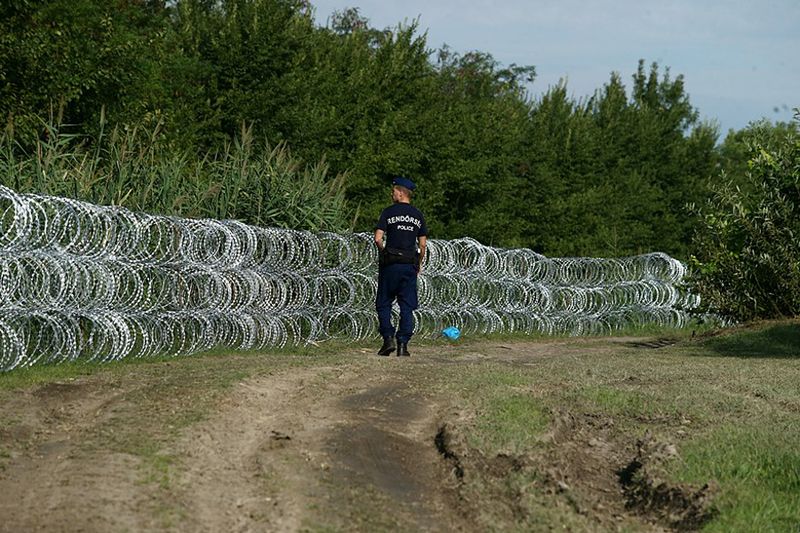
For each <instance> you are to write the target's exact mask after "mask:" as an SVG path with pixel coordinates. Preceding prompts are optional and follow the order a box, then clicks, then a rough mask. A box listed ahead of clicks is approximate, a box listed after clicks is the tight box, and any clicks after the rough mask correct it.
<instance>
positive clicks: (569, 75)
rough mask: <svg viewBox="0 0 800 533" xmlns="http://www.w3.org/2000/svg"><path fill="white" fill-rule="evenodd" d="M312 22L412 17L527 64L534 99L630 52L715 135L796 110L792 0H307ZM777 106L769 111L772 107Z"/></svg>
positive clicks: (588, 90) (797, 33) (454, 45)
mask: <svg viewBox="0 0 800 533" xmlns="http://www.w3.org/2000/svg"><path fill="white" fill-rule="evenodd" d="M311 3H312V4H313V5H314V7H315V9H316V20H317V22H318V24H320V25H322V26H324V25H326V23H327V21H328V18H329V17H330V15H331V14H332V13H333V12H334V11H335V10H342V9H344V8H347V7H358V8H359V12H360V14H361V15H362V16H364V17H366V18H367V19H368V20H369V22H370V25H371V26H372V27H375V28H379V29H383V28H386V27H395V26H397V24H398V23H403V22H410V21H412V20H414V19H416V18H419V23H420V31H427V34H428V39H427V42H428V47H429V48H431V49H435V48H439V47H441V46H442V45H443V44H447V45H449V46H450V48H451V49H453V50H454V51H456V52H467V51H470V50H480V51H482V52H488V53H490V54H492V56H494V58H495V59H496V60H497V61H499V62H500V63H501V64H502V65H504V66H507V65H509V64H511V63H516V64H518V65H534V66H535V67H536V71H537V78H536V81H535V82H534V83H533V85H532V86H531V88H530V92H531V95H532V96H533V97H534V98H536V97H538V95H540V94H541V93H542V92H544V91H545V90H547V88H548V87H549V86H552V85H555V84H556V83H558V81H559V79H561V78H565V79H566V80H567V88H568V90H569V93H570V94H571V95H572V96H574V97H575V98H581V97H585V96H589V95H591V94H592V93H594V91H595V90H596V89H599V88H601V87H602V86H603V84H604V83H606V82H607V81H608V80H609V77H610V74H611V72H612V71H616V72H619V73H620V75H621V77H622V81H623V83H625V85H626V87H628V88H630V85H631V76H632V75H633V74H634V72H635V71H636V67H637V65H638V61H639V59H640V58H641V59H644V60H645V63H646V65H647V67H648V68H649V66H650V63H652V62H653V61H656V62H658V64H659V66H660V67H661V68H660V72H661V73H663V72H664V67H669V68H670V73H671V76H672V77H673V79H674V77H675V76H677V75H678V74H683V76H684V82H685V87H686V91H687V92H688V93H689V99H690V101H691V103H692V105H693V106H694V107H695V108H697V109H698V110H699V111H700V116H701V118H703V119H705V120H713V121H716V122H717V123H718V124H719V126H720V131H721V134H722V137H724V135H725V134H726V133H727V131H728V129H730V128H734V129H740V128H743V127H745V126H746V125H747V124H748V123H749V122H751V121H754V120H758V119H760V118H762V117H765V118H768V119H770V120H772V121H778V120H780V121H790V120H791V119H792V108H793V107H800V0H766V1H764V0H762V1H755V0H672V1H670V0H661V1H656V0H583V1H581V0H529V1H524V0H507V1H497V2H492V1H488V0H402V1H395V0H311ZM776 108H777V111H776Z"/></svg>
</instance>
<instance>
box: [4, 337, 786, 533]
mask: <svg viewBox="0 0 800 533" xmlns="http://www.w3.org/2000/svg"><path fill="white" fill-rule="evenodd" d="M799 331H800V322H798V321H784V322H777V323H764V324H757V325H751V326H748V327H743V328H736V329H733V330H730V331H725V332H723V333H722V334H720V335H706V334H701V335H694V336H692V333H691V331H690V330H683V331H674V330H673V331H671V332H670V331H661V332H659V333H658V336H659V337H664V336H669V338H670V339H672V340H674V341H675V342H676V344H673V345H668V346H663V345H661V347H657V348H655V347H654V348H648V347H647V346H646V345H635V344H631V343H626V342H625V341H613V340H609V339H604V338H600V337H598V338H588V339H587V338H583V339H561V340H559V341H558V342H559V345H558V353H557V355H548V354H547V353H546V352H542V355H541V356H539V355H537V356H535V357H530V358H528V359H526V360H525V361H526V363H525V364H519V363H515V362H513V361H503V360H502V359H499V358H498V357H496V356H497V354H498V353H502V351H501V352H498V343H502V342H509V343H511V342H514V341H518V340H524V341H526V342H532V343H534V344H535V343H536V342H537V341H536V340H532V339H530V338H529V337H525V336H508V335H503V336H489V337H484V338H481V339H474V338H467V339H465V340H464V341H461V340H460V341H458V342H457V343H455V346H452V345H451V344H452V343H450V342H449V341H444V340H441V339H438V340H431V341H424V342H420V343H419V344H422V345H426V346H428V347H429V348H434V349H435V348H439V347H441V348H442V349H443V350H444V349H445V348H447V350H449V351H448V352H447V353H450V354H452V361H453V362H454V363H458V364H452V365H447V366H446V367H443V366H442V364H441V363H440V362H438V363H437V362H435V361H425V360H424V359H419V360H417V359H414V360H413V362H414V363H418V364H414V365H390V364H386V365H383V364H382V365H381V366H380V371H382V372H383V371H386V372H395V371H397V372H407V373H408V374H407V377H409V379H410V381H411V382H412V383H414V386H416V387H418V388H419V389H420V390H425V391H438V392H440V393H441V394H442V395H443V396H444V397H446V398H448V399H449V401H450V402H451V403H452V404H453V405H454V406H456V407H457V410H458V412H459V413H461V415H460V418H459V419H458V420H459V421H460V422H459V423H461V424H462V428H461V429H462V430H463V432H464V433H465V436H466V441H467V443H468V445H469V446H470V447H471V448H472V449H475V450H479V451H480V453H481V455H482V456H484V457H487V458H492V457H495V456H496V455H498V454H511V455H515V456H530V457H539V458H541V457H546V456H547V454H557V453H558V450H557V449H554V448H552V447H550V446H549V444H548V442H547V440H546V439H545V438H543V437H545V436H546V434H547V433H548V431H550V430H552V428H553V424H554V423H555V416H556V415H557V414H558V413H565V412H566V413H571V414H572V415H573V416H576V417H581V416H587V417H593V418H592V419H594V420H605V421H607V422H609V424H608V425H607V427H606V430H605V431H607V434H604V435H603V436H604V438H608V439H610V440H611V441H612V442H613V443H614V445H615V446H618V447H619V450H620V454H619V455H618V458H619V461H620V462H624V461H626V460H631V459H632V458H633V453H634V450H635V443H636V442H637V440H639V439H641V438H643V437H644V436H645V435H646V434H650V435H653V436H654V437H655V438H656V439H658V440H660V441H662V442H668V443H670V444H672V445H674V446H675V448H676V450H677V452H678V455H677V457H674V458H672V459H670V460H668V461H666V462H665V463H664V464H663V465H661V468H663V472H664V479H665V480H667V481H668V482H670V483H674V484H679V483H687V484H691V485H692V486H701V485H703V484H705V483H712V484H714V485H715V486H716V487H717V489H716V494H715V497H714V500H713V501H714V507H715V509H716V511H717V514H716V515H715V516H714V518H713V519H712V520H711V521H709V522H708V523H707V524H705V526H704V530H708V531H756V530H757V531H792V530H793V529H792V528H795V529H796V527H797V525H798V524H800V452H798V451H797V450H798V446H797V443H798V442H800V386H798V383H800V335H798V334H797V333H798V332H799ZM487 341H488V342H487ZM534 344H531V345H530V346H534ZM645 344H646V343H645ZM373 349H374V346H373V343H364V344H357V345H352V344H349V343H346V342H340V341H336V342H325V343H320V345H319V346H302V347H288V348H286V349H283V350H274V351H273V350H270V352H269V353H264V352H257V351H254V352H249V353H244V354H236V355H231V354H230V353H229V352H228V351H226V350H224V349H219V350H215V351H213V352H211V353H209V354H201V355H197V356H192V357H186V358H180V359H155V360H130V361H122V362H115V363H110V364H102V365H101V364H94V363H90V364H83V363H68V364H63V365H55V366H42V367H37V368H32V369H21V370H17V371H13V372H10V373H7V374H5V375H2V376H0V393H3V394H6V395H7V394H12V393H13V391H14V390H17V389H25V388H30V387H36V386H39V385H41V384H45V383H48V382H53V381H64V380H70V379H76V378H79V377H82V376H87V375H91V374H94V373H100V372H107V373H109V374H110V375H111V376H113V377H114V378H115V379H116V378H119V379H123V378H124V379H133V378H134V376H135V377H136V379H137V380H139V381H140V382H141V384H142V385H141V387H139V388H138V389H136V390H135V391H132V392H130V393H129V394H128V396H127V398H126V399H127V405H128V406H129V407H128V408H127V409H122V410H121V411H119V412H117V413H115V414H114V416H113V417H111V419H110V420H109V421H108V423H107V425H106V428H107V429H108V428H111V429H113V430H114V431H113V432H109V433H108V434H107V435H106V436H105V437H104V440H101V442H102V443H104V444H103V445H104V446H108V447H109V448H112V449H115V450H123V451H129V453H133V454H135V455H136V456H137V457H140V458H141V461H142V464H143V470H142V479H143V480H144V481H145V482H147V483H148V484H152V485H154V486H155V487H157V490H159V491H163V492H165V493H166V492H169V491H171V490H173V488H174V487H173V486H172V485H173V482H172V472H173V470H174V469H176V468H177V469H179V468H180V459H179V458H175V457H173V456H171V455H170V454H168V453H164V446H163V445H164V443H167V442H170V441H172V440H174V439H176V438H177V437H178V436H179V435H180V434H181V431H182V430H183V429H185V428H187V427H190V426H192V425H193V424H195V423H197V422H198V421H199V420H202V419H203V418H204V417H205V416H207V413H209V412H210V411H212V410H213V409H214V406H215V405H216V402H217V401H218V399H219V398H221V397H222V396H223V395H224V394H225V391H226V390H228V388H230V387H231V386H232V385H233V384H235V383H237V382H239V381H241V380H243V379H247V378H248V377H250V376H257V375H259V374H264V373H274V372H282V371H291V369H293V368H298V367H302V368H311V367H320V374H319V376H318V377H319V379H322V380H325V379H328V380H329V379H332V378H333V376H331V375H330V373H329V372H328V370H326V369H328V368H335V367H339V366H342V365H346V364H351V363H352V362H354V361H355V362H354V363H353V364H355V365H356V366H355V367H353V368H359V369H361V370H359V372H361V371H365V372H366V371H369V370H370V369H372V371H378V369H376V366H377V364H376V361H378V359H376V358H356V359H354V358H353V357H352V356H353V354H361V353H362V351H369V353H370V354H371V352H372V351H373ZM517 349H518V350H519V349H523V348H517ZM476 354H477V355H485V357H475V355H476ZM467 356H469V357H467ZM383 362H384V361H383V360H380V363H383ZM395 362H396V361H395V360H392V361H391V363H395ZM326 372H328V373H326ZM312 385H313V382H312ZM142 412H146V413H148V418H147V420H144V421H143V420H142V419H141V413H142ZM625 454H628V455H625ZM619 466H621V464H620V465H617V467H619ZM608 469H609V472H612V473H613V465H609V467H608ZM543 475H544V473H543V472H542V471H541V470H538V469H535V468H534V469H530V470H526V471H522V472H512V473H509V474H508V475H507V476H505V477H502V478H496V479H495V478H486V477H479V476H478V477H476V476H474V475H472V476H466V477H465V479H466V480H467V481H465V483H466V485H465V487H464V488H463V490H464V494H465V497H467V498H468V499H469V500H470V501H481V499H484V500H486V501H490V502H505V503H504V504H503V505H490V506H486V507H485V508H483V510H482V511H481V517H479V518H478V520H479V523H481V524H483V525H486V526H487V527H489V526H491V527H493V528H495V529H498V530H537V529H541V528H543V527H545V525H547V524H550V525H554V526H555V525H559V524H564V523H566V524H570V527H572V528H573V529H577V530H585V529H591V528H592V527H594V526H593V525H592V523H591V522H589V521H587V518H586V516H585V515H583V514H581V512H579V509H580V506H581V502H580V501H579V500H580V498H579V495H577V493H574V494H573V493H572V492H569V491H568V492H566V493H564V494H556V495H555V496H554V495H552V494H549V493H548V492H547V490H546V488H544V487H546V486H545V485H544V481H543V479H544V477H543ZM610 475H611V474H610ZM358 496H359V497H363V496H367V495H366V494H359V495H358ZM570 498H575V499H574V500H570ZM357 499H358V498H355V499H354V500H353V501H354V503H353V505H357V503H358V502H357V501H356V500H357ZM512 504H513V505H512ZM376 505H377V507H378V508H379V507H381V505H378V504H376ZM175 512H177V511H175ZM353 512H355V511H353ZM170 513H172V512H170ZM170 513H167V514H170ZM172 514H174V513H172ZM350 518H352V519H355V520H366V518H365V517H364V516H363V515H362V516H361V517H360V518H359V516H350ZM492 524H494V525H492ZM543 524H544V525H543ZM383 525H384V526H385V527H387V528H388V527H389V526H390V524H389V523H388V522H387V523H386V524H383ZM307 526H308V527H309V528H310V529H314V530H317V529H319V530H322V529H324V527H325V524H317V523H313V522H312V523H308V524H307ZM620 527H623V528H629V529H630V530H637V529H638V528H640V526H637V525H636V524H633V523H631V524H629V523H627V522H626V523H623V524H621V525H620Z"/></svg>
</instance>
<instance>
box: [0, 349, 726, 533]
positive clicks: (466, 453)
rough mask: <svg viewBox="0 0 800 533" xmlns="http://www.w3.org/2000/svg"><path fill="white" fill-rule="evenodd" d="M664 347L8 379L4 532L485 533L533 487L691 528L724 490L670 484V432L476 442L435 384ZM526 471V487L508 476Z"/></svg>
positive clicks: (598, 426) (550, 501)
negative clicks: (476, 373) (504, 449)
mask: <svg viewBox="0 0 800 533" xmlns="http://www.w3.org/2000/svg"><path fill="white" fill-rule="evenodd" d="M662 345H665V344H664V343H661V342H660V341H659V340H658V339H643V338H635V339H634V338H619V339H606V340H604V341H602V342H599V341H593V342H589V343H583V344H581V343H578V344H577V345H576V341H565V340H552V341H542V342H530V343H528V342H488V341H487V342H484V343H480V344H479V345H472V346H467V347H461V348H456V347H452V346H447V345H444V346H422V347H416V346H415V347H414V348H415V350H414V351H413V355H412V357H411V358H398V357H389V358H380V357H376V356H375V355H374V354H373V353H372V349H369V350H367V349H349V353H344V354H336V355H335V356H321V357H319V358H315V357H313V356H287V355H274V356H273V355H260V356H253V355H248V356H242V355H234V356H226V357H195V358H186V359H181V360H174V361H170V362H153V363H146V364H132V365H127V366H124V365H123V366H117V367H115V368H114V369H113V370H99V371H93V372H91V373H89V374H88V375H84V376H78V377H75V378H69V379H66V380H63V381H59V382H51V383H46V384H42V385H35V386H29V387H26V388H22V389H14V390H4V391H0V402H1V403H0V404H2V406H3V407H2V413H0V531H9V532H12V531H13V532H18V531H48V532H59V531H70V532H72V531H85V532H107V531H192V532H195V531H200V532H203V531H207V532H218V531H241V532H245V531H305V530H310V531H321V530H346V531H353V530H355V531H376V530H378V531H380V530H384V531H389V530H406V531H407V530H415V531H478V530H483V529H484V527H485V523H484V522H482V521H481V517H485V515H486V514H487V512H489V511H487V509H490V510H491V513H493V514H494V515H496V516H499V517H501V518H504V519H507V522H500V523H499V524H498V527H501V528H502V527H503V525H504V524H514V523H519V524H528V526H530V524H536V523H537V521H536V520H535V517H531V516H529V515H530V513H532V512H535V509H536V508H537V507H536V506H535V505H531V504H530V501H531V499H535V500H536V501H538V502H540V504H542V503H541V502H543V504H542V505H544V506H545V507H547V508H549V509H550V511H551V516H552V513H555V514H556V516H557V515H558V513H559V512H563V513H564V516H567V515H569V516H578V517H581V518H580V519H581V520H582V521H581V522H578V523H579V524H583V526H581V527H580V529H589V530H597V531H614V530H619V529H626V530H631V529H632V530H642V531H664V530H687V529H694V528H697V527H699V526H701V525H702V524H703V523H704V521H705V520H707V519H708V518H709V516H710V511H709V505H708V502H709V501H710V499H711V498H712V497H713V490H714V488H713V486H709V487H682V486H677V485H670V484H668V483H666V482H663V481H660V480H659V478H658V464H659V460H660V458H662V457H668V456H669V455H670V454H671V453H673V452H674V450H673V449H672V448H670V446H669V445H668V444H665V443H663V442H658V441H657V440H656V439H654V438H652V439H651V438H649V437H645V438H642V435H630V434H626V433H625V432H624V431H621V430H619V429H618V428H617V426H616V425H615V421H614V419H613V418H611V417H605V416H598V415H591V414H587V413H581V412H569V411H553V412H552V413H550V416H551V417H552V419H553V423H552V424H551V427H550V429H549V431H548V433H547V434H546V435H544V436H542V437H541V440H542V443H543V445H542V446H538V447H535V448H533V449H531V450H529V451H526V452H525V453H521V454H510V453H494V452H488V451H486V450H480V449H477V448H475V447H474V446H472V445H470V440H469V438H468V434H469V431H470V420H471V419H472V418H473V417H474V413H472V412H470V409H469V406H464V405H459V404H458V403H457V402H456V400H455V399H454V396H453V395H452V394H449V393H448V392H447V390H445V389H444V388H439V387H436V386H435V383H437V381H436V379H433V378H435V377H437V376H442V375H447V373H449V372H451V371H452V369H453V368H455V367H470V368H477V369H479V367H480V365H481V364H482V363H483V362H486V361H491V362H493V363H500V364H507V365H512V366H513V365H518V366H521V367H524V366H529V365H536V364H537V361H539V360H541V359H542V358H568V357H572V356H574V354H575V353H577V352H578V351H580V353H586V352H587V351H591V350H600V351H602V350H606V351H608V350H643V349H659V347H660V346H662ZM576 346H577V347H576ZM524 475H527V477H528V479H531V480H533V481H531V482H530V483H529V484H528V485H527V487H525V488H524V489H520V488H519V487H518V486H513V487H512V486H511V485H510V484H509V483H508V479H509V478H510V477H511V476H524ZM475 487H481V488H480V490H477V489H475ZM510 487H511V488H510ZM541 524H542V530H550V529H551V528H552V527H554V526H558V524H557V523H556V524H554V523H553V521H552V519H551V520H550V521H542V522H541Z"/></svg>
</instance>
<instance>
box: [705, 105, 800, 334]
mask: <svg viewBox="0 0 800 533" xmlns="http://www.w3.org/2000/svg"><path fill="white" fill-rule="evenodd" d="M795 111H796V114H795V119H796V120H797V121H798V122H800V110H797V109H796V110H795ZM759 131H761V132H764V133H765V134H766V133H768V132H766V130H764V128H763V127H759V128H754V132H753V135H752V136H751V137H750V138H749V139H748V141H747V149H748V151H749V161H748V171H747V172H746V173H745V176H744V177H738V176H737V177H736V178H742V179H737V181H738V182H739V185H734V181H732V180H730V179H728V178H727V176H726V175H725V174H723V175H722V177H723V182H722V183H721V184H718V185H713V186H712V195H711V197H710V198H709V200H708V201H707V203H706V205H705V206H703V207H702V208H701V209H698V210H697V212H698V213H699V215H700V217H701V224H700V226H699V227H698V229H697V231H696V233H695V236H694V240H693V247H694V249H695V255H693V256H692V258H691V261H690V266H691V272H692V273H691V276H690V281H689V282H690V284H691V286H692V288H693V289H694V290H695V291H696V292H698V293H699V294H700V295H701V297H702V301H703V304H702V310H703V311H712V312H716V313H720V314H722V315H723V316H726V317H729V318H732V319H734V320H753V319H760V318H777V317H787V316H790V317H791V316H797V315H798V314H800V243H799V242H798V235H799V234H800V136H799V135H797V133H796V132H797V129H796V128H783V131H785V132H786V135H785V136H783V138H782V139H780V140H778V141H776V139H775V138H774V136H766V135H765V134H764V135H762V134H759Z"/></svg>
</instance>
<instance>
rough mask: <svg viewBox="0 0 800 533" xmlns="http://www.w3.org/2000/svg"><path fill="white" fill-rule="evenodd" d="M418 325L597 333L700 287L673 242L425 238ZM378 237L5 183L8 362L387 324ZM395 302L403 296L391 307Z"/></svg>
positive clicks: (350, 334) (658, 312) (286, 339)
mask: <svg viewBox="0 0 800 533" xmlns="http://www.w3.org/2000/svg"><path fill="white" fill-rule="evenodd" d="M423 266H424V268H423V275H422V276H420V278H419V296H420V298H419V300H420V309H419V310H417V311H415V318H416V321H417V324H418V326H417V329H418V332H419V334H420V335H423V336H427V337H433V336H436V335H438V334H439V332H440V331H441V330H442V329H443V328H445V327H449V326H456V327H458V328H459V329H461V330H462V331H463V332H464V333H466V334H471V333H493V332H523V333H529V334H532V333H543V334H563V333H567V334H573V335H586V334H595V333H600V332H609V331H613V330H615V329H618V328H623V327H627V326H631V325H642V324H659V325H672V326H681V325H683V324H684V323H685V322H686V320H687V317H688V315H687V311H688V310H690V309H692V308H695V307H696V306H697V305H698V303H699V299H698V297H697V296H696V295H693V294H690V293H688V292H687V291H686V290H684V289H682V288H680V281H681V280H682V278H683V276H684V274H685V267H684V266H683V264H681V263H680V262H679V261H677V260H675V259H673V258H671V257H669V256H668V255H666V254H663V253H652V254H646V255H640V256H635V257H628V258H614V259H598V258H582V257H576V258H547V257H545V256H543V255H540V254H537V253H535V252H533V251H531V250H527V249H502V248H493V247H488V246H484V245H482V244H480V243H479V242H477V241H475V240H473V239H469V238H464V239H454V240H449V241H445V240H437V239H430V240H429V241H428V247H427V254H426V257H425V259H424V265H423ZM376 287H377V250H376V248H375V246H374V244H373V242H372V236H371V235H369V234H366V233H353V234H346V235H341V234H336V233H328V232H318V233H311V232H307V231H295V230H286V229H276V228H261V227H256V226H249V225H246V224H243V223H241V222H237V221H232V220H205V219H204V220H197V219H186V218H178V217H171V216H157V215H149V214H146V213H138V212H133V211H129V210H127V209H124V208H120V207H114V206H98V205H94V204H90V203H86V202H81V201H77V200H72V199H68V198H60V197H53V196H44V195H37V194H19V193H16V192H14V191H12V190H11V189H8V188H5V187H0V369H2V370H10V369H13V368H17V367H26V366H31V365H35V364H40V363H53V362H61V361H70V360H76V359H81V360H96V361H109V360H115V359H121V358H124V357H148V356H153V355H186V354H191V353H195V352H198V351H204V350H209V349H212V348H216V347H227V348H231V349H259V348H265V347H270V346H284V345H286V344H297V343H304V342H312V341H318V340H322V339H328V338H343V339H352V340H361V339H366V338H371V337H376V336H377V318H376V314H375V312H374V301H375V291H376ZM395 312H396V311H395Z"/></svg>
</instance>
